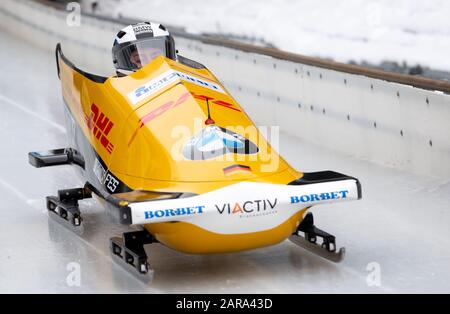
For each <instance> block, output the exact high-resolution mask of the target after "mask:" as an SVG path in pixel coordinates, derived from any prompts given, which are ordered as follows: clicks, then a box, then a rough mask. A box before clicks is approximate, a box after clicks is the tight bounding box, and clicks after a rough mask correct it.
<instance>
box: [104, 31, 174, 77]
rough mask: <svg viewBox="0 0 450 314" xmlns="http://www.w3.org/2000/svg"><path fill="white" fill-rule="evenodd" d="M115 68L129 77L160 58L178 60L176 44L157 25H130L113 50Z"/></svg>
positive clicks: (119, 34) (121, 32)
mask: <svg viewBox="0 0 450 314" xmlns="http://www.w3.org/2000/svg"><path fill="white" fill-rule="evenodd" d="M112 54H113V60H114V66H115V67H116V69H117V72H118V73H120V74H124V75H128V74H130V73H132V72H134V71H137V70H139V69H140V68H142V67H143V66H145V65H146V64H148V63H150V62H152V61H153V60H154V59H155V58H157V57H158V56H164V57H167V58H170V59H173V60H176V53H175V44H174V40H173V38H172V36H171V35H170V34H169V32H168V31H167V30H166V28H165V27H164V26H162V25H160V24H156V23H150V22H145V23H139V24H135V25H129V26H127V27H125V28H124V29H122V30H121V31H120V32H119V33H118V34H117V36H116V40H115V41H114V45H113V48H112Z"/></svg>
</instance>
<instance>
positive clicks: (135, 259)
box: [110, 237, 154, 284]
mask: <svg viewBox="0 0 450 314" xmlns="http://www.w3.org/2000/svg"><path fill="white" fill-rule="evenodd" d="M142 250H143V251H142V252H139V251H140V250H138V252H136V251H135V250H133V249H130V248H127V247H126V245H125V242H124V240H123V238H120V237H113V238H111V239H110V254H111V257H112V260H113V262H114V264H116V265H118V266H119V267H120V268H122V269H123V270H125V271H126V272H127V273H129V274H131V275H132V276H133V277H134V278H136V279H138V280H139V281H141V282H143V283H146V284H148V283H151V282H152V280H153V275H154V270H153V269H152V268H150V264H149V263H148V261H147V254H145V250H144V249H143V247H142ZM139 253H140V254H139Z"/></svg>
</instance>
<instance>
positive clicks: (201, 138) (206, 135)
mask: <svg viewBox="0 0 450 314" xmlns="http://www.w3.org/2000/svg"><path fill="white" fill-rule="evenodd" d="M227 153H234V154H246V155H250V154H256V153H258V147H257V146H256V145H255V144H254V143H252V142H251V141H250V140H248V139H246V138H245V137H243V136H242V135H239V134H237V133H235V132H232V131H230V130H227V129H224V128H221V127H218V126H215V125H211V126H208V127H206V128H204V129H203V130H202V131H200V132H199V133H198V134H197V135H195V136H194V137H193V138H191V139H190V140H189V142H188V143H186V145H185V147H184V149H183V156H184V157H185V158H187V159H190V160H206V159H210V158H214V157H217V156H221V155H225V154H227Z"/></svg>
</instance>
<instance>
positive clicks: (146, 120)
mask: <svg viewBox="0 0 450 314" xmlns="http://www.w3.org/2000/svg"><path fill="white" fill-rule="evenodd" d="M188 98H189V93H184V94H183V95H181V96H180V98H178V100H177V101H173V100H171V101H169V102H167V103H165V104H164V105H162V106H160V107H158V108H156V109H155V110H153V111H151V112H150V113H148V114H146V115H145V116H143V117H142V118H141V121H140V124H139V126H138V128H137V129H136V131H134V133H133V135H132V136H131V139H130V141H129V142H128V146H130V145H131V143H133V141H134V139H135V138H136V135H137V134H138V132H139V130H140V129H141V128H142V127H143V126H144V125H146V124H147V123H149V122H150V121H152V120H154V119H155V118H157V117H159V116H161V115H162V114H164V113H165V112H166V111H168V110H170V109H172V108H175V107H177V106H179V105H181V104H182V103H184V102H185V101H186V100H188Z"/></svg>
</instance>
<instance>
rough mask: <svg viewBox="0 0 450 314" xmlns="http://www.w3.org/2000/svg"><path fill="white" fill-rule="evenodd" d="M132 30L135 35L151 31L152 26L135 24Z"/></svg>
mask: <svg viewBox="0 0 450 314" xmlns="http://www.w3.org/2000/svg"><path fill="white" fill-rule="evenodd" d="M133 30H134V33H135V34H136V35H139V34H143V33H153V29H152V27H151V26H150V25H148V24H141V25H135V26H133Z"/></svg>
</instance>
